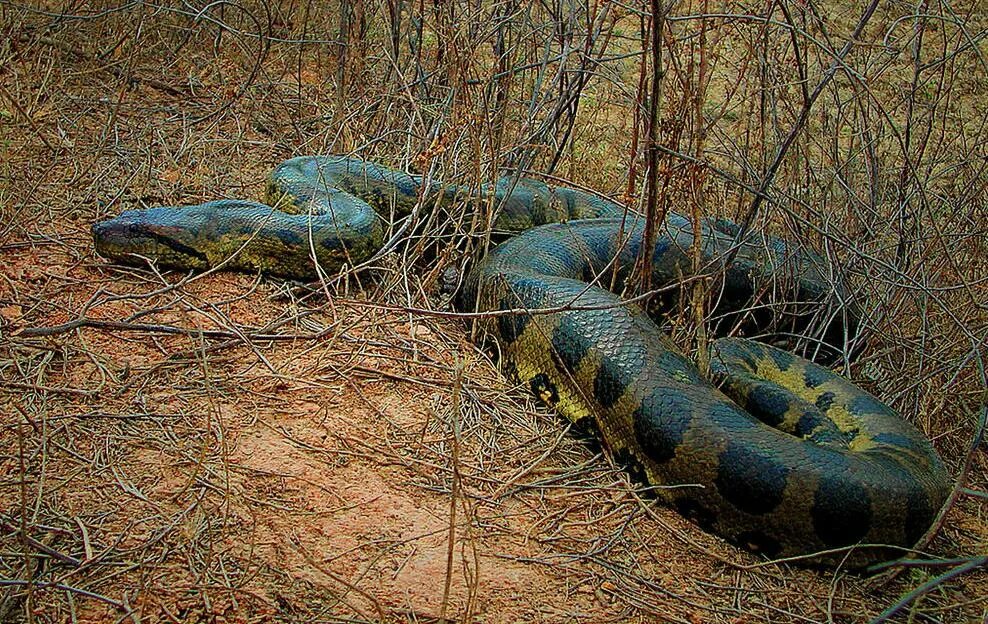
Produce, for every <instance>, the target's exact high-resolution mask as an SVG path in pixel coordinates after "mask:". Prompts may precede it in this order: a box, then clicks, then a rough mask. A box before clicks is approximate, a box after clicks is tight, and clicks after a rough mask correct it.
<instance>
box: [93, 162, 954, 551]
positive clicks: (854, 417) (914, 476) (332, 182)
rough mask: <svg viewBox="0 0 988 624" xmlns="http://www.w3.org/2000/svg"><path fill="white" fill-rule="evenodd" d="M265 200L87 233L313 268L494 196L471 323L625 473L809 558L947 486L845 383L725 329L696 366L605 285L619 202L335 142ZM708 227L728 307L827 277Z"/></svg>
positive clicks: (857, 537)
mask: <svg viewBox="0 0 988 624" xmlns="http://www.w3.org/2000/svg"><path fill="white" fill-rule="evenodd" d="M267 200H268V203H267V204H261V203H255V202H247V201H239V200H220V201H212V202H208V203H204V204H200V205H196V206H186V207H160V208H151V209H145V210H134V211H128V212H124V213H122V214H121V215H120V216H118V217H116V218H114V219H111V220H108V221H104V222H102V223H98V224H96V225H94V226H93V235H94V239H95V244H96V250H97V251H98V252H99V253H100V254H101V255H103V256H106V257H108V258H111V259H113V260H117V261H122V262H131V263H133V262H146V261H147V260H148V259H151V260H155V261H156V262H157V263H158V264H160V265H162V266H166V267H175V268H181V269H207V268H212V267H218V266H222V267H224V268H229V269H235V270H247V271H255V272H256V271H262V272H265V273H269V274H273V275H279V276H285V277H290V278H298V279H309V278H312V277H315V276H316V275H317V271H316V268H315V265H316V264H318V265H319V266H320V267H321V268H322V270H323V271H325V273H332V272H334V271H336V270H338V269H339V268H340V267H341V266H343V265H351V266H352V265H354V264H357V263H360V262H362V261H364V260H366V259H368V258H369V257H371V256H372V255H373V254H374V253H375V252H377V250H378V249H379V248H380V247H381V245H382V244H383V237H384V232H385V229H386V228H385V223H384V221H383V217H382V216H381V215H402V214H407V213H408V212H409V211H411V210H412V208H413V207H414V206H415V205H416V204H419V202H428V201H434V200H435V201H440V202H442V201H446V202H449V201H493V202H495V203H496V204H497V205H499V206H500V211H499V214H500V216H499V218H498V220H497V222H496V224H495V225H496V228H499V229H502V230H509V231H514V232H518V231H521V233H520V234H518V235H516V236H514V237H512V238H510V239H508V240H507V241H506V242H504V243H502V244H500V245H499V246H497V247H496V248H494V249H493V250H492V251H491V253H490V254H488V256H487V257H486V258H485V259H484V260H482V261H481V262H480V263H478V264H477V266H475V267H474V268H473V269H472V270H471V271H470V273H469V275H468V276H467V279H466V282H465V284H464V287H463V289H462V291H461V293H460V296H459V301H460V305H461V306H462V307H463V308H464V309H466V310H469V311H480V312H487V311H490V312H500V313H499V314H492V315H489V316H486V317H484V322H485V325H486V327H487V328H488V329H489V333H490V334H492V335H493V336H495V337H496V339H497V340H498V342H499V344H500V347H501V361H502V366H503V367H504V368H505V370H506V371H507V372H508V374H509V375H510V376H512V377H515V378H517V379H518V380H519V381H521V382H522V383H524V384H526V385H528V386H530V387H531V389H532V390H533V391H534V392H535V393H536V394H537V395H538V396H539V397H540V398H541V399H542V400H543V401H544V402H546V403H547V404H550V405H552V406H554V407H555V409H556V410H557V411H558V412H559V413H560V414H562V415H563V416H565V417H566V418H567V419H569V420H570V421H572V422H574V423H577V424H580V425H583V426H586V427H588V428H589V429H591V430H593V431H595V432H596V433H598V434H599V436H600V438H601V440H602V441H603V443H604V445H605V446H606V447H607V448H608V449H609V451H610V452H611V453H612V454H613V456H614V457H615V458H616V459H617V460H618V461H619V462H622V463H623V464H625V465H627V466H628V469H629V470H630V472H631V474H632V475H633V476H634V477H635V478H636V479H638V480H640V481H643V482H645V483H647V484H651V485H653V486H656V487H654V488H653V489H654V491H655V492H656V493H657V495H658V496H659V497H661V498H663V499H666V500H668V501H669V502H670V503H672V504H674V505H675V506H676V507H677V508H678V509H680V510H681V511H682V512H683V513H684V514H685V515H687V516H689V517H691V518H694V519H696V520H697V522H698V523H699V524H700V525H701V526H703V527H705V528H707V529H709V530H711V531H713V532H715V533H717V534H719V535H721V536H723V537H725V538H727V539H729V540H731V541H733V542H735V543H739V544H741V545H744V546H747V547H749V548H752V549H755V550H757V551H760V552H763V553H765V554H766V555H768V556H772V557H786V556H797V555H806V554H810V553H821V552H824V553H828V554H817V555H815V557H814V558H813V559H812V560H813V561H817V562H825V563H836V562H841V561H843V562H845V563H851V564H853V565H860V564H864V563H867V562H869V561H871V560H873V559H875V558H877V557H880V556H884V555H886V554H887V551H886V550H884V549H871V548H864V547H858V548H854V549H852V550H851V552H850V554H848V553H847V552H846V551H847V550H848V549H846V548H844V547H850V546H856V545H858V546H860V545H886V546H898V547H904V548H907V547H909V546H911V545H912V544H914V543H915V542H916V541H917V540H918V539H919V538H920V537H921V536H922V535H923V533H924V532H925V531H926V530H927V529H928V527H929V526H930V525H931V523H932V521H933V519H934V517H935V516H936V514H937V512H938V510H939V508H940V507H941V505H942V504H943V502H944V500H945V498H946V496H947V493H948V490H949V486H948V479H947V475H946V471H945V469H944V467H943V465H942V464H941V462H940V459H939V458H938V457H937V455H936V452H935V451H934V450H933V448H932V447H931V445H930V443H929V442H928V441H927V440H926V439H925V438H924V437H923V436H922V434H920V432H919V431H918V430H917V429H915V428H914V427H913V426H912V425H910V424H909V423H907V422H906V421H905V420H903V419H902V418H901V417H900V416H899V415H898V414H896V413H894V412H893V411H892V410H891V409H890V408H889V407H887V406H885V405H884V404H883V403H881V402H880V401H878V400H877V399H876V398H874V397H873V396H871V395H869V394H868V393H866V392H865V391H863V390H862V389H860V388H858V387H856V386H854V385H853V384H851V383H850V382H849V381H847V380H845V379H843V378H841V377H840V376H838V375H836V374H834V373H832V372H831V371H829V370H828V369H826V368H823V367H821V366H819V365H817V364H814V363H812V362H809V361H807V360H804V359H802V358H799V357H797V356H795V355H792V354H790V353H787V352H785V351H781V350H779V349H776V348H774V347H771V346H768V345H765V344H761V343H757V342H752V341H749V340H744V339H738V338H724V339H720V340H717V341H715V342H714V344H713V345H712V351H711V353H712V357H711V368H712V373H713V376H714V378H715V379H714V380H713V381H711V380H708V379H706V378H704V376H703V375H701V373H700V371H699V370H698V368H697V367H696V366H695V365H694V364H693V363H692V362H691V361H689V360H688V359H687V358H686V356H684V355H683V354H682V353H681V352H680V351H679V350H678V349H677V348H676V347H675V346H674V345H673V344H672V342H671V340H670V339H669V338H668V337H667V336H666V335H665V334H664V333H663V332H662V330H661V329H660V328H659V327H658V326H657V325H656V324H655V323H654V322H653V321H652V320H651V319H650V318H649V317H648V315H646V314H645V312H644V311H643V310H642V309H641V308H639V307H638V306H636V305H631V304H628V303H627V302H623V301H622V300H621V299H620V297H619V296H618V295H616V294H613V293H612V292H610V291H609V290H605V289H604V288H601V287H600V286H598V284H600V283H612V284H617V285H619V286H620V284H621V283H622V281H623V280H624V279H625V278H626V277H627V276H628V274H629V273H630V271H631V269H632V267H633V265H634V263H635V262H636V259H637V258H638V257H639V255H640V251H641V247H642V240H643V225H642V223H641V221H640V219H638V218H637V217H635V216H634V215H631V214H628V213H627V211H626V210H625V209H624V208H623V207H622V206H620V205H619V204H616V203H613V202H610V201H607V200H604V199H601V198H599V197H597V196H594V195H592V194H589V193H585V192H582V191H579V190H575V189H571V188H567V187H563V186H552V185H548V184H545V183H543V182H540V181H537V180H530V179H520V180H513V179H511V178H505V179H503V180H501V181H499V182H498V183H497V184H495V185H492V186H490V187H485V188H481V189H476V190H471V189H469V188H465V187H459V186H454V185H440V184H435V183H431V182H430V183H427V182H426V180H425V179H423V178H422V177H420V176H413V175H408V174H406V173H403V172H400V171H395V170H392V169H389V168H386V167H382V166H380V165H377V164H374V163H370V162H366V161H362V160H359V159H354V158H346V157H300V158H295V159H292V160H288V161H286V162H284V163H282V164H281V165H279V166H278V167H277V168H276V169H275V171H274V172H273V173H272V175H271V178H270V181H269V185H268V198H267ZM419 205H422V204H419ZM701 231H702V240H701V248H702V258H703V263H704V265H705V266H707V267H708V268H711V269H715V270H717V271H719V274H720V275H721V278H720V280H719V283H720V284H721V287H720V292H719V298H720V300H721V301H722V302H723V303H724V307H725V308H726V309H729V310H730V309H734V310H738V309H742V308H743V307H744V306H745V305H747V304H749V303H750V302H751V300H752V299H753V297H754V296H755V295H756V294H757V293H765V292H769V293H776V295H775V296H776V297H779V296H780V295H779V294H778V293H786V295H785V296H788V297H791V298H792V300H793V301H797V302H800V303H802V304H805V305H808V306H810V307H812V306H813V305H816V306H818V307H819V306H820V305H822V302H823V301H824V300H825V299H826V298H827V297H828V296H830V295H831V294H832V293H833V287H831V286H829V285H828V280H826V279H825V278H824V275H823V271H824V270H825V268H826V267H825V264H824V263H823V262H822V261H821V259H820V258H819V257H818V256H816V255H814V254H811V253H807V252H803V251H800V250H798V249H794V248H793V246H792V245H788V244H786V243H785V242H783V241H781V240H778V239H775V238H771V237H753V238H750V239H747V240H745V241H741V242H737V241H735V238H736V237H735V236H734V234H735V231H734V230H733V229H732V228H731V226H730V224H725V223H722V222H714V221H711V222H706V223H704V224H703V226H702V228H701ZM692 243H693V228H692V226H691V225H690V223H689V222H688V221H687V220H686V219H685V218H683V217H681V216H679V215H674V214H672V215H669V217H668V218H667V222H666V224H665V227H664V228H662V231H661V233H660V235H659V236H658V237H657V241H656V243H655V247H654V254H653V258H654V260H653V265H652V272H653V283H655V284H661V283H669V282H674V281H676V280H678V279H682V277H683V276H684V275H688V274H689V273H690V271H691V266H692V263H691V260H690V256H689V249H690V246H691V245H692ZM732 250H734V253H733V256H732V253H731V252H732ZM727 258H731V262H730V263H729V264H728V263H727V262H726V260H727ZM851 316H853V314H852V315H851ZM852 322H853V319H849V320H848V322H847V323H844V324H843V326H844V327H846V326H847V325H848V324H849V323H852ZM838 325H842V324H841V323H838ZM715 384H716V385H715ZM661 486H675V487H661Z"/></svg>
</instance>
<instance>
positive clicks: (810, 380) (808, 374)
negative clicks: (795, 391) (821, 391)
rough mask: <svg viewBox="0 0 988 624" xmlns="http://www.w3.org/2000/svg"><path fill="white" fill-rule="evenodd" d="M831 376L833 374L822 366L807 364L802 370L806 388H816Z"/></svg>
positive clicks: (831, 377)
mask: <svg viewBox="0 0 988 624" xmlns="http://www.w3.org/2000/svg"><path fill="white" fill-rule="evenodd" d="M833 377H834V374H833V373H831V372H830V371H828V370H827V369H826V368H823V367H822V366H807V367H806V370H804V371H803V383H805V384H806V387H807V388H816V387H818V386H820V385H822V384H824V383H825V382H827V381H828V380H830V379H833Z"/></svg>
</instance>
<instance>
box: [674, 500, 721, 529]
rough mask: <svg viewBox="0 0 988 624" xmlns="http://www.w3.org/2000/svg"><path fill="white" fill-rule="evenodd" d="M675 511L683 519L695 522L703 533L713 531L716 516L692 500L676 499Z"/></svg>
mask: <svg viewBox="0 0 988 624" xmlns="http://www.w3.org/2000/svg"><path fill="white" fill-rule="evenodd" d="M675 505H676V511H678V512H679V513H680V515H682V516H683V517H684V518H686V519H688V520H692V521H693V522H696V523H697V524H698V525H699V526H700V528H701V529H703V530H704V531H710V530H712V529H713V526H714V522H716V521H717V514H716V513H714V511H713V510H711V509H708V508H706V507H705V506H704V505H703V504H702V503H700V502H699V501H697V500H695V499H693V498H687V497H685V496H684V497H682V498H677V499H676V503H675Z"/></svg>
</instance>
